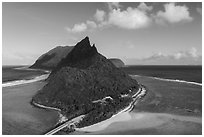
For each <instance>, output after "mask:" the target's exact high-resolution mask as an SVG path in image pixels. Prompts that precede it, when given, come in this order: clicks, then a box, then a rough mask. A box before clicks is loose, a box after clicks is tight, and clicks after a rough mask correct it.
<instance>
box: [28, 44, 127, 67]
mask: <svg viewBox="0 0 204 137" xmlns="http://www.w3.org/2000/svg"><path fill="white" fill-rule="evenodd" d="M73 48H74V46H57V47H55V48H53V49H51V50H50V51H48V52H47V53H44V54H43V55H41V56H40V57H39V58H38V59H37V60H36V61H35V63H34V64H33V65H31V66H30V68H33V69H47V70H53V69H54V68H55V67H56V66H57V65H58V63H59V62H60V61H61V60H62V59H63V58H65V57H66V56H67V55H68V54H69V53H70V52H71V51H72V49H73ZM109 60H110V61H111V62H112V63H113V64H114V65H115V66H116V67H124V66H125V64H124V62H123V61H122V60H121V59H118V58H110V59H109Z"/></svg>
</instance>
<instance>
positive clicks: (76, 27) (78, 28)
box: [66, 23, 87, 33]
mask: <svg viewBox="0 0 204 137" xmlns="http://www.w3.org/2000/svg"><path fill="white" fill-rule="evenodd" d="M86 29H87V25H86V24H85V23H79V24H75V25H74V27H73V28H69V27H66V30H67V31H68V32H72V33H78V32H83V31H86Z"/></svg>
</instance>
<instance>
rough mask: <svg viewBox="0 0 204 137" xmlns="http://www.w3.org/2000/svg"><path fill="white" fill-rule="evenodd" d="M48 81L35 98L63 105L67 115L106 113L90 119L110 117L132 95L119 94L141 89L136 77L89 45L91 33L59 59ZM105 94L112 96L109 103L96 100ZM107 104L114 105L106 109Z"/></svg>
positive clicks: (37, 100)
mask: <svg viewBox="0 0 204 137" xmlns="http://www.w3.org/2000/svg"><path fill="white" fill-rule="evenodd" d="M47 81H48V83H47V85H45V87H43V88H42V89H41V90H40V91H39V92H38V93H37V94H36V95H35V96H34V97H33V101H35V102H37V103H39V104H44V105H47V106H53V107H57V108H60V109H62V110H63V112H64V113H65V114H66V115H67V116H68V117H73V116H74V115H79V114H85V113H90V112H91V113H94V114H97V116H98V113H101V112H103V113H104V114H106V115H100V117H99V118H98V120H96V121H95V120H93V121H92V122H90V123H95V122H97V121H101V120H102V119H105V118H108V117H110V116H111V115H112V114H113V112H115V111H117V110H118V109H119V108H122V107H124V106H125V105H127V103H129V102H130V101H131V98H120V95H121V94H128V93H129V90H130V89H138V83H137V81H135V80H133V79H131V78H130V77H129V76H128V75H127V74H126V73H125V72H123V71H122V70H120V69H119V68H117V67H115V66H114V65H113V63H112V62H111V61H110V60H108V59H106V58H105V57H104V56H103V55H101V54H100V53H98V51H97V49H96V47H95V45H93V46H91V45H90V42H89V38H88V37H86V38H85V39H83V40H82V41H80V42H79V43H77V44H76V46H75V47H74V49H73V50H72V51H71V52H70V53H69V54H68V55H67V56H66V57H65V58H64V59H62V60H61V61H60V62H59V64H58V65H57V67H56V68H55V69H54V70H53V71H52V72H51V74H50V76H49V77H48V79H47ZM105 97H111V98H112V101H111V102H109V103H108V104H106V106H103V105H102V107H101V105H100V104H98V103H94V101H95V100H101V99H103V98H105ZM113 106H114V107H113ZM112 107H113V108H112ZM107 108H111V109H110V110H109V111H108V112H106V111H105V110H106V109H107ZM94 114H92V115H94ZM101 117H102V118H101ZM88 123H89V122H88ZM90 123H89V124H90ZM86 124H87V122H86ZM82 125H83V124H82Z"/></svg>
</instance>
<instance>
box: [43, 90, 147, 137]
mask: <svg viewBox="0 0 204 137" xmlns="http://www.w3.org/2000/svg"><path fill="white" fill-rule="evenodd" d="M145 94H146V90H145V88H144V87H143V86H141V87H140V89H139V91H138V92H137V93H136V94H135V95H133V96H134V101H133V103H132V104H131V107H130V108H129V109H128V110H131V109H132V108H133V107H134V105H135V104H136V102H137V99H140V98H141V97H142V96H144V95H145ZM84 116H85V115H80V116H78V117H76V118H74V119H72V120H69V121H67V122H65V123H64V124H62V125H60V126H58V127H56V128H54V129H52V130H51V131H49V132H47V133H46V134H45V135H53V134H55V133H57V132H58V131H60V130H61V129H63V128H65V127H67V126H70V125H71V124H73V123H76V122H79V121H80V120H81V119H82V118H83V117H84Z"/></svg>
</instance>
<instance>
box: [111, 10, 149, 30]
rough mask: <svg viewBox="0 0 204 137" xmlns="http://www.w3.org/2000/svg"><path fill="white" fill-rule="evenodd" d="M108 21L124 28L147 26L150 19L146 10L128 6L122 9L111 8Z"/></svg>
mask: <svg viewBox="0 0 204 137" xmlns="http://www.w3.org/2000/svg"><path fill="white" fill-rule="evenodd" d="M108 22H109V23H110V24H112V25H115V26H118V27H121V28H125V29H138V28H143V27H147V26H148V25H149V24H150V22H151V19H150V18H149V17H148V16H147V14H146V12H144V11H141V10H139V9H137V8H131V7H128V8H127V10H123V11H121V9H113V10H112V11H111V12H110V13H109V20H108Z"/></svg>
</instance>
